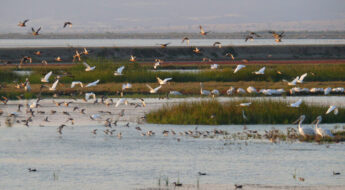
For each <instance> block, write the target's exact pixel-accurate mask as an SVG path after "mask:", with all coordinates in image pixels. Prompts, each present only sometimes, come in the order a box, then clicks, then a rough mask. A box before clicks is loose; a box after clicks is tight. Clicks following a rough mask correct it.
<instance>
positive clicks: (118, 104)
mask: <svg viewBox="0 0 345 190" xmlns="http://www.w3.org/2000/svg"><path fill="white" fill-rule="evenodd" d="M121 104H125V105H127V104H128V102H127V100H126V99H125V98H120V99H119V100H118V101H117V102H116V104H115V107H119V106H120V105H121Z"/></svg>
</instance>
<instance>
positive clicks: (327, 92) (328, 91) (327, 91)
mask: <svg viewBox="0 0 345 190" xmlns="http://www.w3.org/2000/svg"><path fill="white" fill-rule="evenodd" d="M323 92H324V94H325V95H328V94H330V93H331V92H332V88H330V87H328V88H325V89H324V90H323Z"/></svg>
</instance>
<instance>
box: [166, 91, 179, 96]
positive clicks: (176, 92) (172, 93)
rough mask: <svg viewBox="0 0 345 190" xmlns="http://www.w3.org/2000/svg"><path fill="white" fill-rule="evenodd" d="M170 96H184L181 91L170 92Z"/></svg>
mask: <svg viewBox="0 0 345 190" xmlns="http://www.w3.org/2000/svg"><path fill="white" fill-rule="evenodd" d="M169 94H170V95H182V93H181V92H179V91H170V92H169Z"/></svg>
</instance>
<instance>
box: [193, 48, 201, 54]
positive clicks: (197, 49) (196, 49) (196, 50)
mask: <svg viewBox="0 0 345 190" xmlns="http://www.w3.org/2000/svg"><path fill="white" fill-rule="evenodd" d="M193 52H194V53H201V51H200V49H199V48H195V49H193Z"/></svg>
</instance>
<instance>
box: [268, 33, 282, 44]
mask: <svg viewBox="0 0 345 190" xmlns="http://www.w3.org/2000/svg"><path fill="white" fill-rule="evenodd" d="M269 33H271V34H272V35H273V37H274V39H275V41H276V42H282V38H283V37H284V32H282V33H280V34H278V33H276V32H275V31H269Z"/></svg>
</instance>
